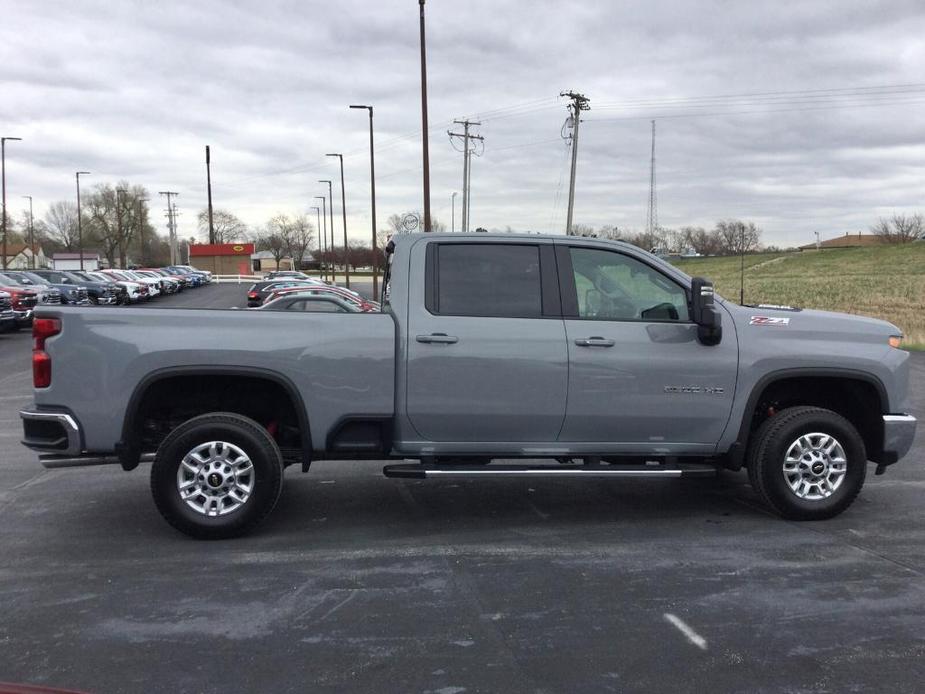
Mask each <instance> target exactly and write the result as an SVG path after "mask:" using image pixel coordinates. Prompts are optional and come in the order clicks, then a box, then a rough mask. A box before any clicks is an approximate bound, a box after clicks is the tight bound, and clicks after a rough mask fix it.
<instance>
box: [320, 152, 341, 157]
mask: <svg viewBox="0 0 925 694" xmlns="http://www.w3.org/2000/svg"><path fill="white" fill-rule="evenodd" d="M324 156H326V157H342V156H344V155H343V154H337V153H335V154H325V155H324Z"/></svg>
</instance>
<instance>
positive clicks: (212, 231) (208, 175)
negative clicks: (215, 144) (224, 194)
mask: <svg viewBox="0 0 925 694" xmlns="http://www.w3.org/2000/svg"><path fill="white" fill-rule="evenodd" d="M206 190H207V191H208V194H209V243H212V244H214V243H215V227H214V226H213V224H212V157H211V156H210V154H209V145H206Z"/></svg>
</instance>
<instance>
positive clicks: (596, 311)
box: [569, 248, 689, 321]
mask: <svg viewBox="0 0 925 694" xmlns="http://www.w3.org/2000/svg"><path fill="white" fill-rule="evenodd" d="M569 253H570V255H571V259H572V269H573V271H574V275H575V290H576V292H577V294H578V297H577V298H578V316H579V318H589V319H597V320H635V321H687V320H689V315H688V310H687V293H686V292H685V291H684V290H683V289H682V288H681V287H680V286H679V285H678V284H676V283H675V282H673V281H672V280H670V279H668V278H667V277H666V276H665V275H663V274H662V273H660V272H658V271H657V270H654V269H653V268H651V267H649V266H648V265H646V264H645V263H642V262H640V261H638V260H636V259H634V258H631V257H629V256H627V255H623V254H622V253H616V252H613V251H603V250H598V249H594V248H570V249H569Z"/></svg>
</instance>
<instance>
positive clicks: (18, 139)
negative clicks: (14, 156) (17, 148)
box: [0, 137, 22, 142]
mask: <svg viewBox="0 0 925 694" xmlns="http://www.w3.org/2000/svg"><path fill="white" fill-rule="evenodd" d="M0 140H3V141H4V142H10V141H13V140H15V141H17V142H22V138H21V137H0Z"/></svg>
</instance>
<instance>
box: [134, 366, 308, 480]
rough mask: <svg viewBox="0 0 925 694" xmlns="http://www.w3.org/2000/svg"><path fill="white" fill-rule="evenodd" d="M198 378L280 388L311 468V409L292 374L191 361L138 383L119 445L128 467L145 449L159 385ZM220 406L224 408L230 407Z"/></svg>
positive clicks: (208, 409) (202, 410)
mask: <svg viewBox="0 0 925 694" xmlns="http://www.w3.org/2000/svg"><path fill="white" fill-rule="evenodd" d="M197 378H198V379H204V380H206V381H211V382H213V383H216V384H218V383H219V382H224V383H227V382H228V381H232V382H234V381H235V380H238V381H239V382H241V383H244V382H245V381H246V382H248V383H251V384H253V383H264V384H269V385H272V387H274V388H276V389H279V390H280V392H281V393H282V394H284V396H285V397H286V398H287V399H288V400H289V403H290V405H291V410H292V411H293V412H294V413H295V417H296V422H297V425H298V429H299V439H300V447H301V462H302V466H303V470H304V469H307V468H308V465H309V464H310V462H311V454H312V450H313V448H312V439H311V430H310V428H309V420H308V412H307V410H306V409H305V402H304V401H303V399H302V396H301V394H300V393H299V390H298V388H297V387H296V386H295V384H294V383H293V382H292V381H291V380H290V379H289V378H287V377H286V376H284V375H283V374H280V373H278V372H276V371H271V370H269V369H260V368H253V367H235V366H210V365H191V366H176V367H166V368H163V369H157V370H155V371H152V372H151V373H149V374H148V375H147V376H145V377H144V378H143V379H142V380H141V381H140V382H139V383H138V385H136V386H135V389H134V391H133V392H132V395H131V397H130V398H129V401H128V405H127V406H126V409H125V417H124V419H123V422H122V438H121V440H120V441H119V443H118V444H117V445H116V452H117V454H118V456H119V459H120V462H121V463H122V467H123V468H124V469H126V470H131V469H133V468H135V467H137V465H138V462H139V458H140V455H141V454H142V453H144V452H145V451H144V450H142V448H143V443H144V437H143V435H142V425H143V424H144V419H145V412H146V409H147V408H148V406H149V405H150V404H151V403H150V399H151V397H152V394H154V393H155V392H156V391H155V389H158V388H163V387H165V386H168V385H170V384H171V383H185V382H191V381H192V380H193V379H197ZM187 409H192V410H195V414H194V415H193V416H195V415H196V414H207V413H209V412H212V411H215V409H216V408H214V407H208V406H203V407H195V406H191V407H189V408H187ZM218 409H221V410H224V409H227V408H218ZM241 414H246V413H241ZM187 418H188V417H187Z"/></svg>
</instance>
